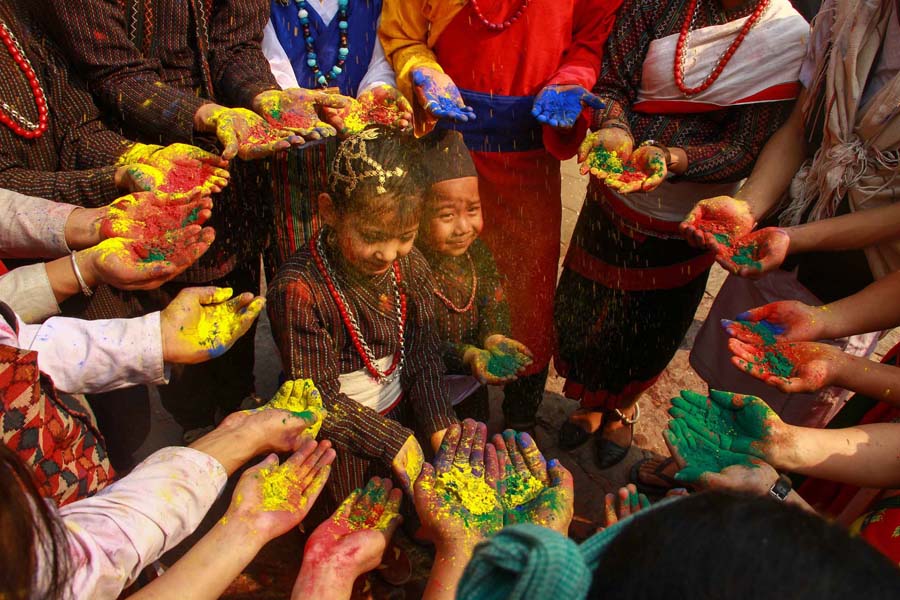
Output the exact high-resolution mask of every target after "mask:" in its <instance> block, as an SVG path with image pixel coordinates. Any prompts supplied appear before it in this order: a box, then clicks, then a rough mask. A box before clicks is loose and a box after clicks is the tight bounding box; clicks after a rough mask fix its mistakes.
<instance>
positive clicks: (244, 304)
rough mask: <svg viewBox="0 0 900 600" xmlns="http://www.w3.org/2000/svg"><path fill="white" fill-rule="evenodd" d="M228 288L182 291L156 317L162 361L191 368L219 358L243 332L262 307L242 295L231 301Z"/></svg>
mask: <svg viewBox="0 0 900 600" xmlns="http://www.w3.org/2000/svg"><path fill="white" fill-rule="evenodd" d="M231 295H232V290H231V288H216V287H202V288H186V289H183V290H181V292H179V294H178V295H177V296H176V297H175V299H174V300H172V302H170V303H169V305H168V306H167V307H166V308H164V309H163V311H162V314H161V315H160V327H161V329H162V342H163V358H164V359H165V361H166V362H170V363H179V364H194V363H199V362H204V361H207V360H209V359H211V358H215V357H217V356H221V355H222V354H224V353H225V352H226V351H227V350H228V349H229V348H231V347H232V346H233V345H234V343H235V342H236V341H237V340H238V339H239V338H240V337H241V336H242V335H244V334H245V333H247V331H248V330H249V329H250V326H251V325H253V322H254V321H255V320H256V317H258V316H259V313H260V311H262V309H263V307H264V306H265V305H266V301H265V299H264V298H261V297H254V296H253V294H251V293H249V292H245V293H243V294H240V295H238V296H237V297H235V298H231Z"/></svg>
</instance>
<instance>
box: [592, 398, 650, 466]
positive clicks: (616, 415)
mask: <svg viewBox="0 0 900 600" xmlns="http://www.w3.org/2000/svg"><path fill="white" fill-rule="evenodd" d="M610 418H612V419H613V420H615V421H621V422H623V423H625V425H627V426H629V427H630V428H631V436H630V437H629V439H628V445H627V446H620V445H619V444H616V443H615V442H611V441H609V440H608V439H606V438H604V437H603V430H604V429H605V427H601V428H600V429H598V430H597V431H596V432H595V433H594V438H595V439H596V451H597V468H599V469H608V468H610V467H612V466H615V465H617V464H619V463H620V462H622V461H623V460H625V457H626V456H628V451H629V450H630V449H631V444H632V443H633V442H634V424H635V423H637V422H638V419H640V418H641V407H640V405H637V404H635V405H634V416H633V417H632V418H630V419H629V418H627V417H626V416H625V415H624V414H623V413H622V411H621V410H619V409H618V408H614V409H612V410H608V411H605V412H604V413H603V420H604V422H605V423H608V422H609V421H608V419H610Z"/></svg>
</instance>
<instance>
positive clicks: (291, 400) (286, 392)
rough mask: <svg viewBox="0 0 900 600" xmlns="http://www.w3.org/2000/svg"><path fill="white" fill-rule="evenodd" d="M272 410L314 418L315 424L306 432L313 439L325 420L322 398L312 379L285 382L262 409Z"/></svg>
mask: <svg viewBox="0 0 900 600" xmlns="http://www.w3.org/2000/svg"><path fill="white" fill-rule="evenodd" d="M267 408H274V409H278V410H286V411H288V412H292V413H294V414H296V415H297V416H300V417H303V418H307V417H310V416H311V417H313V418H315V423H314V424H313V425H311V426H310V427H308V428H307V429H306V431H307V432H308V433H309V434H310V435H312V436H313V437H315V436H316V435H318V433H319V429H321V428H322V421H323V420H324V419H325V407H324V406H323V404H322V396H321V394H319V390H318V389H316V385H315V384H314V383H313V380H312V379H294V380H292V381H286V382H284V384H282V386H281V387H280V388H278V391H277V392H276V393H275V395H274V396H272V399H271V400H269V401H268V402H267V403H266V404H265V406H263V409H267Z"/></svg>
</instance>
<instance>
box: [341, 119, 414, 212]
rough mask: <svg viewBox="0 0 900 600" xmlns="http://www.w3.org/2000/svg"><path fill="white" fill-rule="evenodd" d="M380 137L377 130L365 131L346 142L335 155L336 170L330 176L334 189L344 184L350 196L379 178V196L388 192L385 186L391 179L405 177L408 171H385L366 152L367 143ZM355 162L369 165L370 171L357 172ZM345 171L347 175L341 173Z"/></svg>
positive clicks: (398, 168) (346, 193)
mask: <svg viewBox="0 0 900 600" xmlns="http://www.w3.org/2000/svg"><path fill="white" fill-rule="evenodd" d="M378 137H379V132H378V130H377V129H365V130H363V131H361V132H360V133H359V134H357V135H354V136H353V137H350V138H347V139H346V140H344V142H343V143H342V144H341V146H340V148H338V151H337V155H335V160H334V164H335V168H334V169H332V170H331V175H329V179H330V182H331V185H332V187H335V188H336V187H337V186H338V184H343V185H344V188H345V189H344V195H346V196H349V195H350V194H351V193H352V192H353V190H355V189H356V186H357V185H359V184H360V183H362V182H363V181H364V180H366V179H370V178H372V177H377V178H378V186H377V187H376V188H375V191H376V192H378V193H379V194H384V193H386V192H387V189H386V188H385V187H384V185H385V183H387V180H388V179H389V178H391V177H403V175H405V174H406V171H405V170H403V169H402V168H401V167H394V168H393V169H385V168H384V167H383V166H382V165H381V164H379V162H378V161H377V160H375V159H374V158H371V157H370V156H369V154H368V153H367V152H366V142H367V141H370V140H374V139H377V138H378ZM354 160H359V161H360V162H362V163H364V164H365V165H367V166H368V167H369V169H367V170H363V171H361V172H357V171H356V169H354V168H353V161H354ZM343 170H346V172H347V174H346V175H344V174H343V173H342V172H341V171H343Z"/></svg>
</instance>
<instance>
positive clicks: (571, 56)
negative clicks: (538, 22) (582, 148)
mask: <svg viewBox="0 0 900 600" xmlns="http://www.w3.org/2000/svg"><path fill="white" fill-rule="evenodd" d="M621 3H622V0H576V1H575V7H574V12H573V15H572V22H573V23H574V26H575V29H574V31H573V32H572V45H571V46H570V47H569V48H568V49H567V50H566V52H565V54H564V55H563V58H562V62H561V63H560V65H559V68H558V69H557V70H556V73H554V74H553V75H552V76H551V77H550V79H549V80H547V85H561V84H577V85H580V86H581V87H583V88H584V89H586V90H590V89H591V88H593V87H594V84H595V83H597V77H598V75H599V73H600V64H601V62H602V60H603V46H604V44H605V43H606V38H607V37H608V36H609V33H610V31H612V28H613V24H614V23H615V20H616V11H617V10H618V9H619V5H621ZM590 113H591V111H590V109H585V110H584V111H582V113H581V116H580V117H579V118H578V121H577V122H576V123H575V127H573V128H572V129H570V130H562V129H557V128H555V127H550V126H548V125H544V126H543V130H544V146H545V147H546V148H547V151H548V152H550V154H552V155H553V156H554V157H556V158H558V159H560V160H565V159H567V158H571V157H572V156H574V155H575V152H576V151H577V150H578V145H579V144H580V143H581V141H582V140H583V139H584V136H585V133H587V130H588V126H589V125H590V122H591V114H590Z"/></svg>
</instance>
